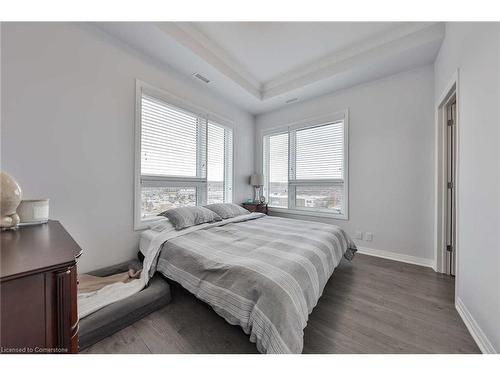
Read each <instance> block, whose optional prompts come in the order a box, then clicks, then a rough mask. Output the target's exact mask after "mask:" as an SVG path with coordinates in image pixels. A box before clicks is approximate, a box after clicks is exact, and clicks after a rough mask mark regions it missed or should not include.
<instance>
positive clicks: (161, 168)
mask: <svg viewBox="0 0 500 375" xmlns="http://www.w3.org/2000/svg"><path fill="white" fill-rule="evenodd" d="M149 91H150V90H148V93H145V92H140V93H139V94H138V95H140V96H138V108H139V109H140V114H139V120H140V121H139V122H138V126H139V133H138V134H140V138H137V139H138V140H139V143H140V147H139V149H138V150H137V151H136V157H140V164H139V165H140V169H139V171H138V172H136V173H138V176H139V183H138V185H136V186H138V189H139V194H136V212H138V214H136V220H135V223H136V227H140V226H141V224H140V223H141V222H142V220H146V219H149V218H151V217H154V216H156V215H158V214H159V213H161V212H163V211H166V210H168V209H171V208H175V207H180V206H192V205H204V204H207V203H221V202H231V201H232V168H233V165H232V158H233V139H232V136H233V133H232V130H231V129H230V128H227V127H225V126H222V125H220V124H218V123H215V122H213V121H209V120H208V118H207V117H206V116H200V115H197V114H195V113H193V112H190V111H188V110H185V109H183V108H180V107H177V106H174V105H172V104H170V103H168V102H167V101H165V100H163V99H160V98H159V97H156V95H150V94H149ZM160 97H161V96H160Z"/></svg>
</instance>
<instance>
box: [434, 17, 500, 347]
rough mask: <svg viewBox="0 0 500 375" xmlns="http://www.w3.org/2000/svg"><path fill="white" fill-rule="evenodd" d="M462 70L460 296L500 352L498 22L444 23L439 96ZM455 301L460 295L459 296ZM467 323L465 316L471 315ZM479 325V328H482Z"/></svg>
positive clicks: (486, 341) (489, 342)
mask: <svg viewBox="0 0 500 375" xmlns="http://www.w3.org/2000/svg"><path fill="white" fill-rule="evenodd" d="M457 68H458V69H459V84H458V90H459V101H458V121H459V123H458V143H459V154H458V165H457V168H458V179H459V180H458V190H457V205H458V207H457V215H458V217H457V223H458V232H457V234H458V242H457V246H458V247H457V260H458V264H457V266H458V269H457V286H456V287H457V291H456V292H457V298H458V299H459V301H461V303H463V305H464V306H465V308H466V309H467V310H468V312H469V313H470V315H471V317H472V319H473V320H474V322H475V323H474V322H473V323H472V324H473V325H474V324H477V327H473V329H474V328H475V329H477V328H479V331H478V332H476V333H475V334H476V335H478V336H479V339H480V340H481V339H482V340H484V342H483V343H482V345H483V350H484V349H486V351H492V350H493V348H494V350H495V351H496V352H500V291H499V290H500V276H499V275H500V245H499V242H498V234H499V233H500V72H499V69H500V26H499V24H498V23H496V24H488V23H447V24H446V37H445V39H444V41H443V45H442V47H441V50H440V52H439V55H438V57H437V59H436V62H435V87H436V90H435V92H436V101H437V100H438V98H439V96H440V95H441V93H442V92H443V91H444V90H445V87H446V85H447V84H448V82H449V80H450V79H451V78H452V76H453V74H454V72H455V71H456V69H457ZM459 303H460V302H459ZM469 324H470V322H469ZM481 332H482V333H481Z"/></svg>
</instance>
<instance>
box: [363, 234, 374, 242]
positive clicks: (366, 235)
mask: <svg viewBox="0 0 500 375" xmlns="http://www.w3.org/2000/svg"><path fill="white" fill-rule="evenodd" d="M365 239H366V240H367V241H372V240H373V233H372V232H366V234H365Z"/></svg>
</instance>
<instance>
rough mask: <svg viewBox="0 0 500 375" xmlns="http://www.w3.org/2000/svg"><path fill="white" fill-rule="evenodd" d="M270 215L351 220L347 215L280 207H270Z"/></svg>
mask: <svg viewBox="0 0 500 375" xmlns="http://www.w3.org/2000/svg"><path fill="white" fill-rule="evenodd" d="M269 212H270V213H282V214H287V215H293V216H312V217H321V218H328V219H335V220H349V217H348V215H347V214H345V213H343V214H337V213H330V212H324V211H312V210H310V211H309V210H297V209H295V210H294V209H289V208H279V207H269Z"/></svg>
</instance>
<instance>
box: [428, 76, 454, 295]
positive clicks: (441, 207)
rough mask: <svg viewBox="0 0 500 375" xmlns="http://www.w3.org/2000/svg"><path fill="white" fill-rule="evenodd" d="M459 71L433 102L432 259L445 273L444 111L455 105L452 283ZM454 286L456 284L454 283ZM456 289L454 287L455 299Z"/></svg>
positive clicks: (437, 268)
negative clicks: (433, 200)
mask: <svg viewBox="0 0 500 375" xmlns="http://www.w3.org/2000/svg"><path fill="white" fill-rule="evenodd" d="M459 88H460V86H459V71H458V69H457V70H456V71H455V72H454V74H453V76H452V77H451V79H450V81H449V82H448V84H447V85H446V87H445V88H444V90H443V92H442V93H441V95H440V96H439V97H438V98H437V101H436V129H435V156H436V157H435V182H436V183H435V231H434V232H435V245H434V255H435V262H436V267H435V270H436V272H440V273H444V272H446V250H445V247H446V227H445V224H446V221H445V218H446V211H445V210H446V203H445V202H446V189H447V182H448V181H447V175H446V147H447V137H446V130H447V124H446V107H447V105H448V104H449V103H450V101H451V100H452V99H453V97H455V101H456V119H455V124H454V126H455V167H454V169H455V180H454V188H455V229H456V231H455V249H454V252H455V254H454V255H455V280H457V279H458V273H459V272H458V262H459V236H458V231H457V229H458V227H459V225H458V224H459V220H460V218H459V209H458V205H459V199H458V197H459V188H460V184H459V179H460V168H459V165H460V157H459V155H460V153H459V150H460V115H459V112H460V93H459V91H460V90H459ZM457 284H458V283H457ZM456 293H457V288H456V287H455V295H456Z"/></svg>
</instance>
